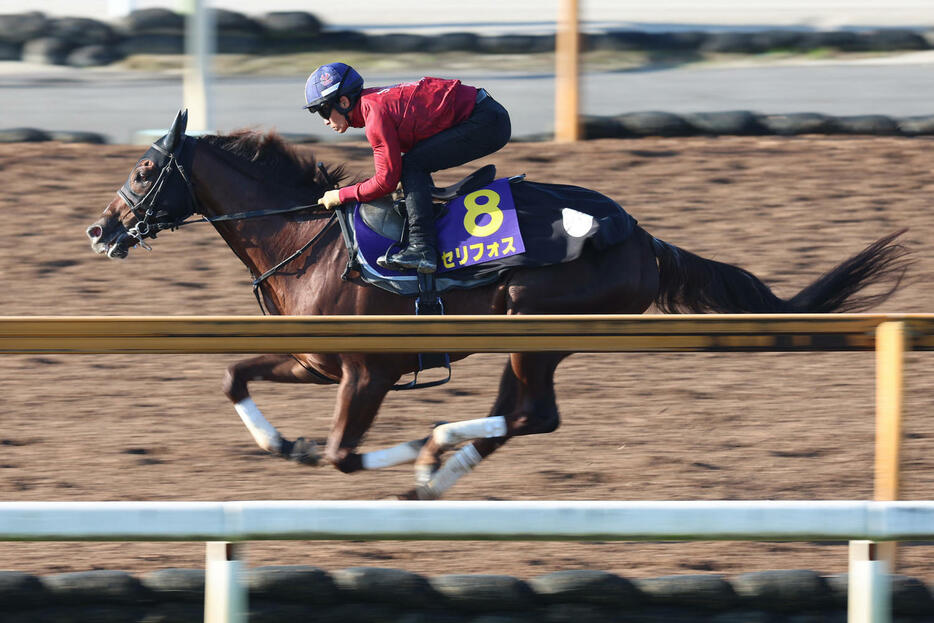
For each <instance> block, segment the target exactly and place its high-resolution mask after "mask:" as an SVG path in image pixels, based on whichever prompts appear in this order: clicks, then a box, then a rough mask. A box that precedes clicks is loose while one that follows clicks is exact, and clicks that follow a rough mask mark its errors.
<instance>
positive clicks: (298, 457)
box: [282, 437, 321, 466]
mask: <svg viewBox="0 0 934 623" xmlns="http://www.w3.org/2000/svg"><path fill="white" fill-rule="evenodd" d="M283 441H284V440H283ZM290 443H291V444H292V445H291V447H289V448H283V452H282V456H283V457H285V458H286V459H288V460H290V461H295V462H296V463H301V464H303V465H312V466H316V465H318V463H320V462H321V453H320V452H318V444H317V443H316V442H315V441H313V440H311V439H305V438H304V437H299V438H298V439H296V440H295V441H293V442H290Z"/></svg>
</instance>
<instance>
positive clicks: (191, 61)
mask: <svg viewBox="0 0 934 623" xmlns="http://www.w3.org/2000/svg"><path fill="white" fill-rule="evenodd" d="M208 5H209V0H180V3H179V7H180V9H181V12H183V13H185V72H184V78H183V81H182V99H183V102H184V103H183V107H184V108H187V109H188V129H189V130H191V131H193V132H201V133H204V132H212V131H214V128H213V127H212V126H213V119H212V111H211V92H210V91H211V61H212V58H213V56H214V48H215V45H214V40H215V38H216V29H215V20H214V14H213V13H212V12H211V9H210V7H209V6H208Z"/></svg>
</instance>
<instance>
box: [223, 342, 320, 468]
mask: <svg viewBox="0 0 934 623" xmlns="http://www.w3.org/2000/svg"><path fill="white" fill-rule="evenodd" d="M250 381H273V382H276V383H325V382H326V381H325V380H324V379H323V378H321V377H318V376H316V375H314V374H312V373H311V372H309V371H308V370H307V369H306V368H305V367H304V366H303V365H302V364H301V363H300V362H299V361H298V360H297V359H295V358H294V357H292V356H291V355H288V354H277V355H260V356H258V357H251V358H250V359H244V360H242V361H238V362H237V363H235V364H233V365H232V366H230V367H229V368H228V369H227V374H226V375H225V376H224V393H225V394H226V395H227V397H228V398H230V401H231V402H233V403H234V409H236V411H237V414H238V415H239V416H240V419H241V420H243V423H244V424H245V425H246V427H247V430H249V431H250V434H251V435H252V436H253V439H254V440H255V441H256V443H257V445H259V447H260V448H262V449H263V450H266V451H267V452H271V453H273V454H278V455H280V456H282V457H284V458H287V459H291V460H295V461H299V462H301V463H306V464H309V465H315V464H317V463H318V461H319V460H320V458H321V456H320V452H319V451H318V450H317V446H316V444H315V442H313V441H308V440H305V439H304V438H302V437H299V438H298V439H297V440H295V441H289V440H287V439H285V438H283V437H282V435H280V434H279V431H277V430H276V428H275V427H274V426H273V425H272V424H270V423H269V421H268V420H266V418H265V417H263V414H262V412H260V410H259V407H257V406H256V403H255V402H253V399H252V398H251V397H250V392H249V389H248V388H247V384H248V383H249V382H250Z"/></svg>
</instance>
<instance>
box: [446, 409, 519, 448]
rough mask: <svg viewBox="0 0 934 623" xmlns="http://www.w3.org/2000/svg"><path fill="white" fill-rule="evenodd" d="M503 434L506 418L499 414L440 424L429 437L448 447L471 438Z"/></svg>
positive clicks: (502, 435)
mask: <svg viewBox="0 0 934 623" xmlns="http://www.w3.org/2000/svg"><path fill="white" fill-rule="evenodd" d="M505 436H506V418H504V417H503V416H501V415H497V416H494V417H485V418H480V419H477V420H465V421H463V422H451V423H450V424H442V425H441V426H439V427H437V428H436V429H434V430H433V431H432V432H431V438H432V439H434V442H435V443H436V444H438V445H439V446H441V447H442V448H450V447H451V446H456V445H457V444H459V443H462V442H464V441H470V440H471V439H488V438H491V437H505Z"/></svg>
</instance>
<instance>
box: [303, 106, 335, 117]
mask: <svg viewBox="0 0 934 623" xmlns="http://www.w3.org/2000/svg"><path fill="white" fill-rule="evenodd" d="M332 108H334V105H333V104H332V103H331V102H324V103H322V104H319V105H318V106H315V107H314V108H308V112H310V113H311V114H315V113H318V114H319V115H321V118H322V119H330V118H331V109H332Z"/></svg>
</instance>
